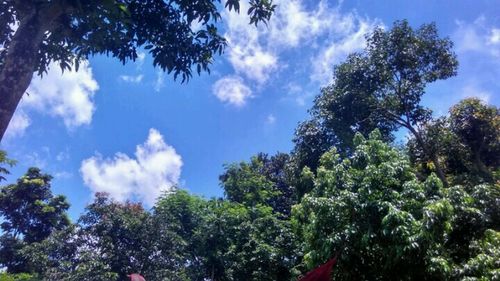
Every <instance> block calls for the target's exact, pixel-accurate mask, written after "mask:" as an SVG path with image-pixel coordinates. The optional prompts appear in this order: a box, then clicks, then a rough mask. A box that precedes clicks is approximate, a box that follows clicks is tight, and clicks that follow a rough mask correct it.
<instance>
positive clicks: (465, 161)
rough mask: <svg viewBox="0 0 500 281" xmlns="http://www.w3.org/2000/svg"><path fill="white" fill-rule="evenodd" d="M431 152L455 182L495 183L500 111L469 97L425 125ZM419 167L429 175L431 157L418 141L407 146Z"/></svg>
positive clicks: (499, 151) (423, 129)
mask: <svg viewBox="0 0 500 281" xmlns="http://www.w3.org/2000/svg"><path fill="white" fill-rule="evenodd" d="M419 133H420V135H421V139H422V140H423V141H424V142H425V144H426V146H425V147H426V148H427V152H430V153H431V154H433V155H437V156H438V157H439V159H442V160H443V161H442V162H443V166H444V167H443V168H444V170H445V172H446V174H447V177H448V178H450V180H451V182H453V183H455V184H462V185H464V184H465V185H467V186H471V185H476V184H479V183H483V182H490V183H493V182H495V180H496V179H495V177H498V176H497V175H496V173H495V172H496V171H497V170H498V168H499V166H500V161H499V158H498V156H497V155H499V154H500V109H498V108H497V107H496V106H494V105H487V104H485V103H483V102H482V101H480V100H479V99H477V98H468V99H464V100H462V101H460V102H459V103H457V104H456V105H454V106H452V107H451V108H450V111H449V115H447V116H443V117H440V118H437V119H434V120H432V121H430V122H427V123H426V124H424V126H422V127H421V130H420V132H419ZM407 146H408V148H409V150H408V151H409V155H410V158H411V160H412V162H413V163H414V164H417V168H419V169H420V170H422V171H423V172H424V174H429V172H430V169H428V168H427V166H429V164H430V163H431V162H430V160H431V159H430V158H429V155H428V153H425V152H424V151H423V150H422V148H421V146H420V145H419V144H418V143H417V140H416V138H412V139H410V140H409V142H408V144H407Z"/></svg>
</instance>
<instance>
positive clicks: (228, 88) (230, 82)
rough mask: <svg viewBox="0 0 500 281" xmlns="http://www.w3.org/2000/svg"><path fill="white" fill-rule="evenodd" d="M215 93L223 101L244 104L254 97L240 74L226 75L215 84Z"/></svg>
mask: <svg viewBox="0 0 500 281" xmlns="http://www.w3.org/2000/svg"><path fill="white" fill-rule="evenodd" d="M212 90H213V94H214V95H215V96H216V97H217V98H218V99H219V100H220V101H221V102H223V103H228V104H231V105H234V106H238V107H239V106H243V105H244V104H245V103H246V101H247V99H249V98H251V97H252V90H250V88H248V87H247V86H246V85H245V84H244V83H243V79H241V77H238V76H225V77H223V78H221V79H219V80H217V82H215V84H214V86H213V89H212Z"/></svg>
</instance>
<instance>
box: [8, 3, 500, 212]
mask: <svg viewBox="0 0 500 281" xmlns="http://www.w3.org/2000/svg"><path fill="white" fill-rule="evenodd" d="M276 2H277V4H278V8H277V13H276V14H275V15H274V17H273V18H272V20H271V22H270V24H269V27H268V28H266V27H265V26H261V27H259V28H258V29H256V28H254V27H253V26H249V25H248V24H247V23H248V18H246V17H245V15H244V13H242V14H241V15H238V14H235V13H224V24H223V26H222V27H221V28H223V32H224V34H225V36H226V38H227V39H228V41H229V47H228V48H227V49H226V52H225V54H223V55H222V56H221V57H218V58H216V62H215V64H214V65H213V66H212V74H211V75H208V74H206V73H205V74H202V76H200V77H194V78H193V79H192V80H191V81H190V82H189V83H188V84H180V82H174V81H173V79H172V77H170V76H168V75H166V74H164V73H162V72H161V71H159V70H158V69H154V68H153V67H152V59H151V57H150V56H149V55H148V54H147V53H146V52H144V53H142V54H141V56H140V58H139V60H137V61H136V62H135V63H128V64H126V65H122V64H120V63H119V62H118V61H117V60H115V59H113V58H107V57H101V56H99V57H94V58H92V59H90V60H89V62H88V63H87V64H85V65H83V67H82V68H81V69H80V71H79V72H66V73H64V74H63V75H61V72H60V70H59V69H58V68H57V67H52V69H51V70H50V72H49V74H48V75H46V76H44V77H43V78H42V79H40V78H35V79H34V80H33V81H32V84H31V86H30V88H29V90H28V93H29V96H25V97H24V98H23V100H22V102H21V105H20V107H19V108H18V110H17V112H16V115H15V118H14V119H13V121H12V122H11V125H10V127H9V129H8V133H7V137H6V138H5V139H4V140H3V141H2V144H1V145H0V148H1V149H4V150H7V152H8V153H9V155H10V157H12V158H15V159H17V160H18V161H19V163H18V165H17V166H16V167H15V168H13V169H12V175H11V176H10V177H9V179H10V180H11V181H13V180H15V178H17V177H19V176H20V175H22V174H23V173H24V172H25V171H26V169H27V167H29V166H38V167H41V168H42V169H43V170H44V171H46V172H48V173H50V174H52V175H53V176H54V177H55V178H54V181H53V190H54V192H55V193H61V194H64V195H66V196H67V197H68V199H69V201H70V203H71V204H72V207H71V210H70V213H71V216H72V217H73V218H76V217H77V216H78V214H79V213H81V212H82V210H83V208H84V206H85V204H87V203H88V202H89V201H90V200H91V199H92V194H93V193H94V192H96V191H107V192H109V193H111V194H112V196H113V197H114V198H115V199H117V200H127V199H131V200H138V201H142V202H144V203H145V204H146V206H151V205H152V204H153V202H154V200H155V198H156V197H157V196H158V194H160V193H161V191H162V190H165V189H168V188H169V186H171V185H178V186H180V187H182V188H186V189H188V190H190V191H191V192H193V193H195V194H199V195H204V196H206V197H212V196H221V195H222V190H221V188H220V186H219V182H218V175H219V174H221V172H222V171H223V164H225V163H230V162H234V161H241V160H247V159H249V157H251V156H252V155H254V154H256V153H258V152H267V153H275V152H277V151H284V152H288V151H289V150H290V149H291V148H292V143H291V139H292V136H293V132H294V129H295V127H296V125H297V123H298V122H299V121H301V120H304V119H305V118H306V117H307V109H308V108H309V107H310V105H311V102H312V99H313V98H314V96H315V95H317V94H318V93H319V89H320V87H321V86H322V85H326V84H327V83H329V82H330V79H331V71H332V67H333V66H334V65H335V64H336V63H339V62H341V61H342V60H343V59H344V58H345V57H346V55H347V54H349V53H351V52H353V51H356V50H360V49H361V48H362V47H363V45H364V34H365V33H366V32H369V31H370V30H371V29H373V28H374V27H375V26H380V25H382V26H386V27H390V26H391V25H392V23H393V22H394V21H395V20H398V19H408V20H409V22H410V24H411V25H413V26H415V27H418V26H419V25H421V24H423V23H429V22H432V21H434V22H436V24H437V26H438V29H439V31H440V34H441V35H442V36H448V37H450V38H451V39H452V40H453V41H454V42H455V51H456V53H457V55H458V58H459V62H460V68H459V74H458V76H457V77H454V78H451V79H448V80H446V81H441V82H437V83H435V84H433V85H431V86H430V87H429V88H428V89H427V94H426V96H425V98H424V103H425V104H426V105H428V106H429V107H431V108H432V109H433V110H434V111H435V113H436V114H445V113H446V111H447V109H448V108H449V106H450V105H452V104H453V103H455V102H457V101H459V100H460V99H462V98H465V97H468V96H478V97H480V98H482V99H483V100H485V101H488V102H489V103H492V104H495V105H497V106H498V105H499V104H500V81H499V79H498V78H499V77H500V14H499V13H498V7H500V1H375V0H366V1H361V0H359V1H347V0H346V1H343V2H341V3H339V2H336V1H310V2H308V1H305V0H303V1H301V0H288V1H285V0H282V1H276ZM243 10H244V9H243Z"/></svg>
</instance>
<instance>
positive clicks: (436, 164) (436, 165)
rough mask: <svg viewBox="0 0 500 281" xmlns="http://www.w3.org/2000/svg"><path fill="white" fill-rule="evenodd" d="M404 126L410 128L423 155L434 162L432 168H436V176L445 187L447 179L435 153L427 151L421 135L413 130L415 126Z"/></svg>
mask: <svg viewBox="0 0 500 281" xmlns="http://www.w3.org/2000/svg"><path fill="white" fill-rule="evenodd" d="M406 128H407V129H408V130H410V132H411V133H412V134H413V135H414V136H415V139H416V140H417V142H418V145H420V147H421V148H422V150H423V151H424V153H425V155H427V156H428V157H429V158H430V159H431V161H432V163H433V164H434V168H435V169H436V173H437V176H438V177H439V179H440V180H441V181H442V182H443V185H444V186H445V187H448V180H446V176H445V174H444V172H443V168H442V167H441V162H440V161H439V158H438V156H437V155H436V154H435V153H430V152H429V149H427V146H426V145H425V142H424V140H423V139H422V136H421V135H420V134H419V133H418V132H417V130H415V128H413V127H412V126H411V125H408V126H407V127H406Z"/></svg>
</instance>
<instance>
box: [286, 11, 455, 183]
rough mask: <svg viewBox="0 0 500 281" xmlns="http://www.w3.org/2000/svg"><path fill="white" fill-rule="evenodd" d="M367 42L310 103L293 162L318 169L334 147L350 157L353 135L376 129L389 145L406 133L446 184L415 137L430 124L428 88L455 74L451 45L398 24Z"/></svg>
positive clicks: (426, 29) (430, 28) (428, 27)
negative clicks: (398, 132)
mask: <svg viewBox="0 0 500 281" xmlns="http://www.w3.org/2000/svg"><path fill="white" fill-rule="evenodd" d="M366 38H367V45H366V48H365V49H364V51H362V52H359V53H354V54H351V55H349V56H348V58H347V59H346V61H345V62H343V63H341V64H339V65H337V66H336V67H335V69H334V73H333V81H334V82H333V83H332V84H331V85H329V86H327V87H325V88H323V89H322V90H321V94H320V95H319V96H317V97H316V99H315V101H314V106H313V108H312V109H311V114H312V120H311V121H305V123H303V124H301V125H300V126H299V128H298V129H297V132H296V137H295V139H294V141H295V144H296V147H295V154H296V156H297V157H298V158H299V160H298V161H297V162H299V163H300V162H303V163H310V162H311V161H312V162H316V163H317V162H318V159H319V158H318V157H319V156H320V155H322V153H325V152H326V151H327V150H328V149H329V147H331V146H334V145H335V146H336V147H337V149H338V151H339V153H342V154H343V155H349V154H350V151H351V150H352V148H353V143H352V140H353V137H354V135H355V133H356V132H360V133H362V134H364V135H367V134H368V133H370V132H371V131H372V130H374V129H378V130H379V131H380V132H381V134H382V136H383V139H384V140H387V141H390V140H391V139H392V138H393V135H392V133H393V132H394V131H395V130H397V129H399V128H405V129H407V130H408V131H409V132H410V133H411V134H412V135H413V136H414V137H415V139H416V141H417V143H418V145H419V146H420V147H421V148H422V150H423V152H424V153H426V154H427V155H428V156H429V157H430V158H431V159H432V161H433V163H434V166H435V170H436V172H437V174H438V176H439V178H440V179H441V180H442V181H443V182H445V183H446V179H445V176H444V171H443V170H442V167H441V163H440V161H439V159H438V158H437V157H436V155H435V154H433V153H431V152H430V151H429V148H427V146H426V144H425V142H424V141H423V139H422V136H421V134H420V127H421V126H422V125H424V124H426V123H427V122H429V120H430V119H431V110H430V109H428V108H426V107H424V106H422V105H421V103H420V101H421V99H422V96H423V95H424V93H425V90H426V86H427V85H428V84H429V83H432V82H435V81H437V80H443V79H447V78H449V77H451V76H453V75H455V74H456V71H457V67H458V62H457V59H456V56H455V54H454V53H453V50H452V46H453V44H452V42H451V41H450V40H449V39H448V38H440V37H439V34H438V31H437V28H436V26H435V25H434V24H424V25H422V26H421V27H420V28H418V29H413V28H412V27H411V26H410V25H409V23H408V22H407V21H397V22H395V23H394V25H393V26H392V28H391V29H388V30H384V29H382V28H376V29H375V30H374V31H373V32H372V33H370V34H368V35H367V37H366ZM308 151H310V152H308ZM304 154H305V155H304ZM311 157H312V159H311V160H300V159H302V158H305V159H307V158H311ZM301 168H302V167H300V166H299V169H301ZM310 168H313V170H314V168H315V167H314V166H312V167H311V166H310Z"/></svg>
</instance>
